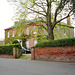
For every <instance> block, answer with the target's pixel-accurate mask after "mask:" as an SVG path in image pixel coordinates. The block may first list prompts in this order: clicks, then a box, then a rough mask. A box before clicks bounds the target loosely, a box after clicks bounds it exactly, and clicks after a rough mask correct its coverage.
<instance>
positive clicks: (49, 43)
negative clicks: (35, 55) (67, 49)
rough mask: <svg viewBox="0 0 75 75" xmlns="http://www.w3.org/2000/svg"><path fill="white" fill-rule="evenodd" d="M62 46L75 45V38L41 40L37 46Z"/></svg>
mask: <svg viewBox="0 0 75 75" xmlns="http://www.w3.org/2000/svg"><path fill="white" fill-rule="evenodd" d="M62 46H75V38H67V39H59V40H51V41H49V40H48V41H44V42H39V43H37V44H36V45H35V47H62Z"/></svg>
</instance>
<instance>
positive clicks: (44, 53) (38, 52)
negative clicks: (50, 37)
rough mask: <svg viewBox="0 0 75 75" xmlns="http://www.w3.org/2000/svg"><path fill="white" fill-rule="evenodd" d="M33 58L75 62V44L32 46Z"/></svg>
mask: <svg viewBox="0 0 75 75" xmlns="http://www.w3.org/2000/svg"><path fill="white" fill-rule="evenodd" d="M31 55H32V57H31V58H32V59H33V60H50V61H69V62H75V46H66V47H44V48H32V53H31Z"/></svg>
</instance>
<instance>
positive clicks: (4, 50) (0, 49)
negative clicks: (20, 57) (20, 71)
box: [0, 44, 21, 55]
mask: <svg viewBox="0 0 75 75" xmlns="http://www.w3.org/2000/svg"><path fill="white" fill-rule="evenodd" d="M13 47H18V48H21V46H20V44H11V45H0V54H6V55H13Z"/></svg>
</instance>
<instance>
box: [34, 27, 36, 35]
mask: <svg viewBox="0 0 75 75" xmlns="http://www.w3.org/2000/svg"><path fill="white" fill-rule="evenodd" d="M33 34H36V26H34V32H33Z"/></svg>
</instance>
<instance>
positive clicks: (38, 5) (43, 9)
mask: <svg viewBox="0 0 75 75" xmlns="http://www.w3.org/2000/svg"><path fill="white" fill-rule="evenodd" d="M35 4H36V5H37V6H39V7H40V8H42V9H43V11H44V12H45V13H46V10H45V8H44V6H43V4H42V6H43V7H42V6H41V5H39V4H37V3H35Z"/></svg>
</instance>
